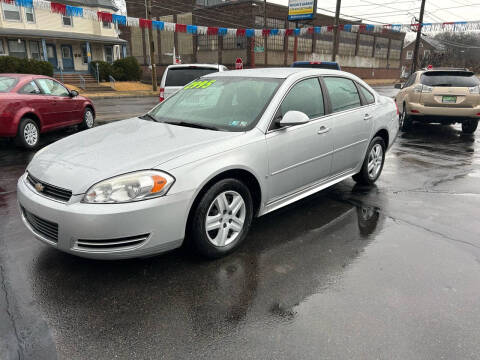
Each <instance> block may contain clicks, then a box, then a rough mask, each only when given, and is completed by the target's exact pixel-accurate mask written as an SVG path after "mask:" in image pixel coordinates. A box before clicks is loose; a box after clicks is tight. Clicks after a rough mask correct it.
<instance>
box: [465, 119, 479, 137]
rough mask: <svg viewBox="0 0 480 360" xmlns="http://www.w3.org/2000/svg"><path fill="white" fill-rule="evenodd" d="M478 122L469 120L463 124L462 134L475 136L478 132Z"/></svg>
mask: <svg viewBox="0 0 480 360" xmlns="http://www.w3.org/2000/svg"><path fill="white" fill-rule="evenodd" d="M477 126H478V120H477V119H468V120H464V121H463V122H462V132H463V133H464V134H473V133H474V132H475V130H477Z"/></svg>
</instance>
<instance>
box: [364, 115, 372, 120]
mask: <svg viewBox="0 0 480 360" xmlns="http://www.w3.org/2000/svg"><path fill="white" fill-rule="evenodd" d="M372 117H373V116H372V115H370V114H365V116H364V117H363V120H370V119H371V118H372Z"/></svg>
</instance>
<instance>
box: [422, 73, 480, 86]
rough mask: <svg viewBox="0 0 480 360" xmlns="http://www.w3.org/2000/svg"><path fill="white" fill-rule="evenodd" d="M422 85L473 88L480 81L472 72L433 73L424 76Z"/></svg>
mask: <svg viewBox="0 0 480 360" xmlns="http://www.w3.org/2000/svg"><path fill="white" fill-rule="evenodd" d="M421 83H422V84H423V85H427V86H450V87H473V86H477V85H479V84H480V81H479V80H478V78H477V77H476V76H475V75H474V74H473V73H472V72H470V71H432V72H426V73H424V74H422V78H421Z"/></svg>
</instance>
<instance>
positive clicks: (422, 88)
mask: <svg viewBox="0 0 480 360" xmlns="http://www.w3.org/2000/svg"><path fill="white" fill-rule="evenodd" d="M413 89H414V91H415V92H417V93H424V94H425V93H431V92H432V91H433V87H431V86H428V85H422V84H417V85H415V87H414V88H413Z"/></svg>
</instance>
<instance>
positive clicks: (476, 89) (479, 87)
mask: <svg viewBox="0 0 480 360" xmlns="http://www.w3.org/2000/svg"><path fill="white" fill-rule="evenodd" d="M468 92H469V93H470V94H480V85H477V86H474V87H471V88H468Z"/></svg>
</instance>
